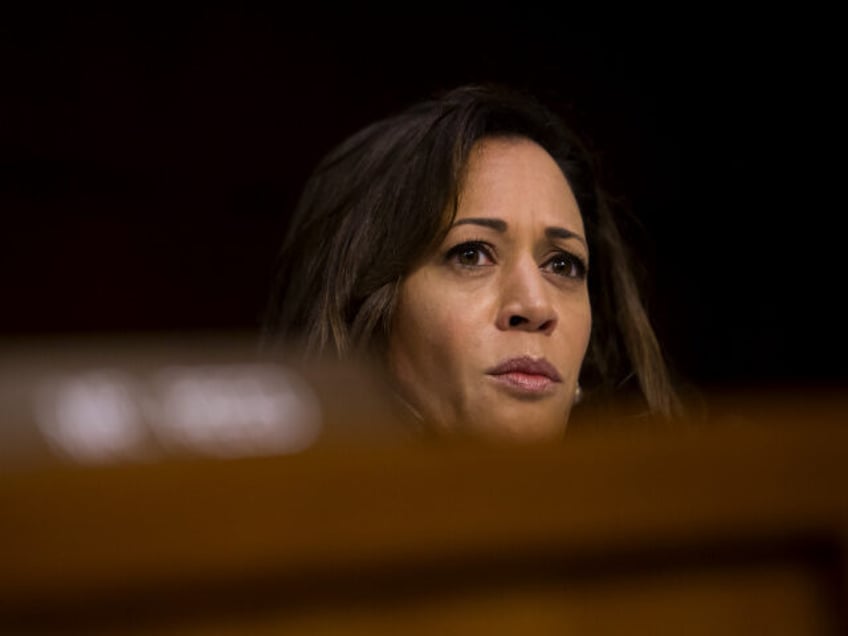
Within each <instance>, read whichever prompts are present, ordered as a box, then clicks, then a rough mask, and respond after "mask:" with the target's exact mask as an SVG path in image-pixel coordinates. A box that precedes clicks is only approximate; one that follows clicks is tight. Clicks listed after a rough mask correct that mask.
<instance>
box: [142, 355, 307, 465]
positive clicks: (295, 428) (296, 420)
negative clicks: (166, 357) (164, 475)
mask: <svg viewBox="0 0 848 636" xmlns="http://www.w3.org/2000/svg"><path fill="white" fill-rule="evenodd" d="M153 385H154V387H155V389H156V393H157V395H159V398H160V399H159V400H158V402H157V404H158V407H159V413H158V414H157V416H156V417H154V418H152V419H151V422H152V423H153V427H154V432H155V435H156V437H157V438H158V439H159V440H160V442H162V443H163V444H164V445H166V446H167V447H169V448H171V449H174V450H177V449H185V450H189V451H194V452H198V453H201V454H204V455H212V456H217V457H239V456H250V455H275V454H280V453H294V452H298V451H302V450H304V449H306V448H308V447H309V446H311V445H312V444H313V442H314V441H315V440H316V439H317V437H318V435H319V433H320V431H321V413H320V407H319V404H318V401H317V399H316V398H315V396H314V394H313V393H312V391H311V389H310V388H309V386H308V385H307V384H306V383H305V382H303V381H302V380H301V379H300V377H299V376H298V375H297V374H295V373H293V372H289V371H287V370H285V369H284V368H282V367H279V366H272V365H261V364H245V365H218V366H215V365H211V366H194V367H192V366H174V367H167V368H165V369H163V370H162V371H160V372H159V373H158V374H157V375H156V376H155V377H154V379H153Z"/></svg>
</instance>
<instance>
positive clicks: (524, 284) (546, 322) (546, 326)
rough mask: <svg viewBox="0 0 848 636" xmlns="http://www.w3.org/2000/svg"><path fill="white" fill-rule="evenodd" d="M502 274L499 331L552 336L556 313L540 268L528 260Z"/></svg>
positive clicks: (506, 269)
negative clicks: (539, 333) (549, 334)
mask: <svg viewBox="0 0 848 636" xmlns="http://www.w3.org/2000/svg"><path fill="white" fill-rule="evenodd" d="M502 271H503V277H502V279H501V290H500V291H501V301H500V307H499V309H498V317H497V327H498V329H501V330H504V331H507V330H516V331H533V332H541V333H546V334H548V333H551V332H552V331H553V330H554V328H555V327H556V324H557V313H556V309H555V308H554V305H553V303H551V298H550V290H549V289H548V282H547V281H546V280H545V279H544V276H543V275H542V271H541V270H540V269H539V267H538V265H536V263H535V262H534V261H533V260H532V259H531V258H527V259H524V261H523V262H521V263H515V265H514V266H513V267H510V268H505V269H504V270H502Z"/></svg>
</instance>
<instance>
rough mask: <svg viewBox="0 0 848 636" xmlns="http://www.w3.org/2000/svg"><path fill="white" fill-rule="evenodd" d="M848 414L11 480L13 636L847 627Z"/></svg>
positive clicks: (3, 617)
mask: <svg viewBox="0 0 848 636" xmlns="http://www.w3.org/2000/svg"><path fill="white" fill-rule="evenodd" d="M844 413H845V411H835V412H831V416H832V417H830V418H827V417H823V416H819V417H818V419H816V420H809V421H794V422H784V421H779V418H777V416H775V421H774V422H773V423H771V424H768V423H760V422H756V423H749V422H744V423H739V422H725V423H716V424H715V425H712V426H706V427H704V426H702V427H693V428H685V427H684V428H682V429H680V430H678V431H677V432H670V431H662V432H659V431H657V430H648V429H645V430H631V431H627V432H622V431H617V430H616V431H610V432H605V433H604V432H598V433H580V434H575V435H572V436H570V437H569V439H568V440H567V441H566V443H564V444H561V445H556V446H532V447H481V446H474V445H472V444H441V443H435V442H423V443H420V444H408V443H405V444H400V443H395V444H384V445H375V446H373V447H369V446H365V445H360V446H345V445H328V446H326V447H315V448H313V449H310V450H307V451H304V452H302V453H298V454H292V455H289V456H286V457H263V458H244V459H228V460H212V459H205V458H197V459H191V458H175V459H165V460H157V461H151V462H149V463H134V464H122V465H110V466H101V467H91V466H73V465H61V464H56V465H51V466H39V467H34V468H31V469H17V470H13V471H6V473H5V474H3V475H2V480H0V546H2V548H0V573H2V576H0V633H30V632H38V633H44V632H45V631H47V632H51V631H55V632H57V633H59V632H60V633H87V634H90V633H116V634H124V633H144V634H171V633H174V634H175V633H180V634H244V633H249V634H271V633H287V634H366V633H367V634H375V633H381V634H382V633H386V634H388V633H392V634H395V633H404V634H434V633H439V634H445V633H455V634H469V633H480V634H548V633H551V634H553V633H557V634H562V633H575V634H622V633H628V634H634V633H645V634H682V633H686V634H717V633H718V634H724V635H729V634H755V633H756V634H841V633H845V628H846V624H848V623H846V600H848V596H846V564H848V558H847V557H846V554H848V551H846V548H848V494H846V493H848V488H846V487H848V430H846V428H845V427H844V426H842V425H841V424H840V422H841V421H842V415H844Z"/></svg>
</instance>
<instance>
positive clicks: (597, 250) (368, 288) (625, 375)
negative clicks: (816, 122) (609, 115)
mask: <svg viewBox="0 0 848 636" xmlns="http://www.w3.org/2000/svg"><path fill="white" fill-rule="evenodd" d="M487 137H526V138H528V139H530V140H532V141H534V142H536V143H538V144H539V145H540V146H541V147H542V148H544V149H545V150H546V151H547V152H548V153H549V154H550V155H551V156H552V157H553V158H554V160H555V161H556V162H557V164H558V165H559V166H560V168H561V169H562V171H563V174H564V175H565V177H566V179H567V180H568V183H569V185H570V186H571V189H572V191H573V192H574V195H575V197H576V199H577V202H578V205H579V207H580V211H581V214H582V215H583V220H584V224H585V228H586V234H587V241H588V244H589V252H590V254H591V257H592V267H591V271H590V273H589V295H590V302H591V305H592V314H593V327H592V336H591V340H590V344H589V350H588V352H587V355H586V359H585V360H584V364H583V368H582V371H581V384H582V385H583V387H584V391H585V394H586V395H587V397H588V398H590V399H591V398H594V399H595V400H601V401H605V400H613V399H614V398H615V396H616V394H617V393H618V392H619V391H620V390H621V388H622V387H623V386H629V385H634V386H635V391H636V392H637V393H638V394H639V396H640V398H641V400H642V401H643V402H644V404H645V405H646V407H647V410H648V411H650V412H651V413H656V414H662V415H671V414H673V413H674V412H675V410H676V408H677V404H678V401H677V398H676V396H675V392H674V390H673V388H672V384H671V381H670V379H669V373H668V370H667V367H666V364H665V362H664V360H663V356H662V353H661V350H660V346H659V344H658V342H657V338H656V336H655V334H654V331H653V329H652V327H651V324H650V322H649V320H648V316H647V313H646V311H645V308H644V306H643V302H642V300H641V295H640V291H639V286H638V284H637V280H636V277H635V275H634V271H633V269H632V267H631V257H630V254H629V253H628V249H627V246H626V244H625V242H624V241H623V239H622V236H621V233H620V230H619V227H618V225H617V223H616V218H615V215H614V213H613V209H612V207H611V205H610V203H609V199H608V197H607V196H605V194H604V192H603V190H602V189H601V187H600V186H599V184H598V180H597V178H596V166H595V164H594V163H593V157H592V155H591V154H590V153H589V152H588V151H587V149H586V147H585V145H584V144H583V143H582V142H581V140H580V139H579V138H578V137H577V136H576V135H575V134H574V133H573V132H572V131H571V130H570V129H569V128H567V127H566V126H565V125H564V123H563V122H562V120H561V119H560V118H559V117H558V116H556V115H555V114H554V113H553V112H552V111H551V110H550V109H549V108H547V107H546V106H544V105H543V104H541V103H540V102H539V101H538V100H536V99H535V98H534V97H532V96H529V95H526V94H524V93H521V92H518V91H514V90H510V89H507V88H505V87H500V86H480V85H472V86H462V87H459V88H456V89H453V90H450V91H447V92H444V93H442V94H441V95H439V96H437V97H435V98H432V99H428V100H426V101H424V102H421V103H418V104H415V105H413V106H411V107H409V108H408V109H406V110H405V111H403V112H402V113H400V114H398V115H395V116H392V117H389V118H387V119H383V120H381V121H378V122H376V123H373V124H371V125H370V126H368V127H366V128H364V129H363V130H361V131H359V132H358V133H356V134H354V135H353V136H351V137H350V138H348V139H347V140H345V141H343V142H342V143H341V144H340V145H339V146H337V147H336V148H335V149H333V150H332V151H331V152H330V153H329V154H328V155H327V156H326V157H325V158H324V159H323V160H322V161H321V162H320V163H319V164H318V166H317V168H316V169H315V171H314V172H313V174H312V176H311V177H310V178H309V180H308V181H307V183H306V186H305V188H304V191H303V193H302V196H301V198H300V200H299V202H298V204H297V207H296V209H295V211H294V214H293V216H292V217H291V219H290V221H289V228H288V233H287V236H286V238H285V240H284V243H283V246H282V250H281V252H280V260H279V269H278V273H277V277H276V280H275V284H274V286H273V290H272V295H271V300H270V303H269V306H268V312H267V316H266V319H265V324H264V340H265V343H266V345H268V346H275V345H279V344H285V345H286V346H298V347H302V348H303V349H304V350H305V352H306V353H307V354H312V355H327V354H332V355H334V356H337V357H339V358H347V357H350V356H357V355H362V356H376V357H377V358H380V357H382V356H383V354H384V353H385V349H386V346H387V342H388V334H389V329H390V327H391V324H392V316H393V312H394V308H395V302H396V298H397V293H398V288H399V285H400V283H401V281H402V280H403V278H404V276H405V275H406V274H407V273H408V272H409V271H410V270H411V269H412V267H413V265H414V264H415V263H417V262H418V261H419V260H420V259H421V258H422V257H423V256H424V255H426V254H427V253H429V252H430V250H432V249H433V248H434V247H435V246H436V245H437V244H438V243H440V242H441V240H442V238H443V237H444V233H445V232H446V231H447V228H448V227H449V226H450V222H451V221H452V217H453V216H454V215H455V213H456V208H457V201H458V195H459V191H460V189H461V187H462V180H463V175H464V171H465V167H466V165H467V163H468V158H469V155H470V152H471V149H472V147H473V146H474V144H475V143H476V142H478V141H479V140H481V139H483V138H487ZM446 214H447V217H448V218H447V219H446ZM634 380H635V382H633V381H634Z"/></svg>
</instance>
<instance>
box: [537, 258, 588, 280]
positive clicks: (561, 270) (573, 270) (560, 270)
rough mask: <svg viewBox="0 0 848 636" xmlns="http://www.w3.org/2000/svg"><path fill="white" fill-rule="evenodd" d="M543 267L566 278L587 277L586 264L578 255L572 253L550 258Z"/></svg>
mask: <svg viewBox="0 0 848 636" xmlns="http://www.w3.org/2000/svg"><path fill="white" fill-rule="evenodd" d="M543 267H544V268H545V269H547V270H548V271H550V272H552V273H554V274H556V275H557V276H563V277H565V278H579V279H582V278H585V277H586V266H585V265H584V264H583V261H581V260H580V259H579V258H577V257H576V256H573V255H571V254H565V253H562V254H557V255H556V256H553V257H552V258H550V259H549V260H548V261H547V262H546V263H545V264H544V265H543Z"/></svg>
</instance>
